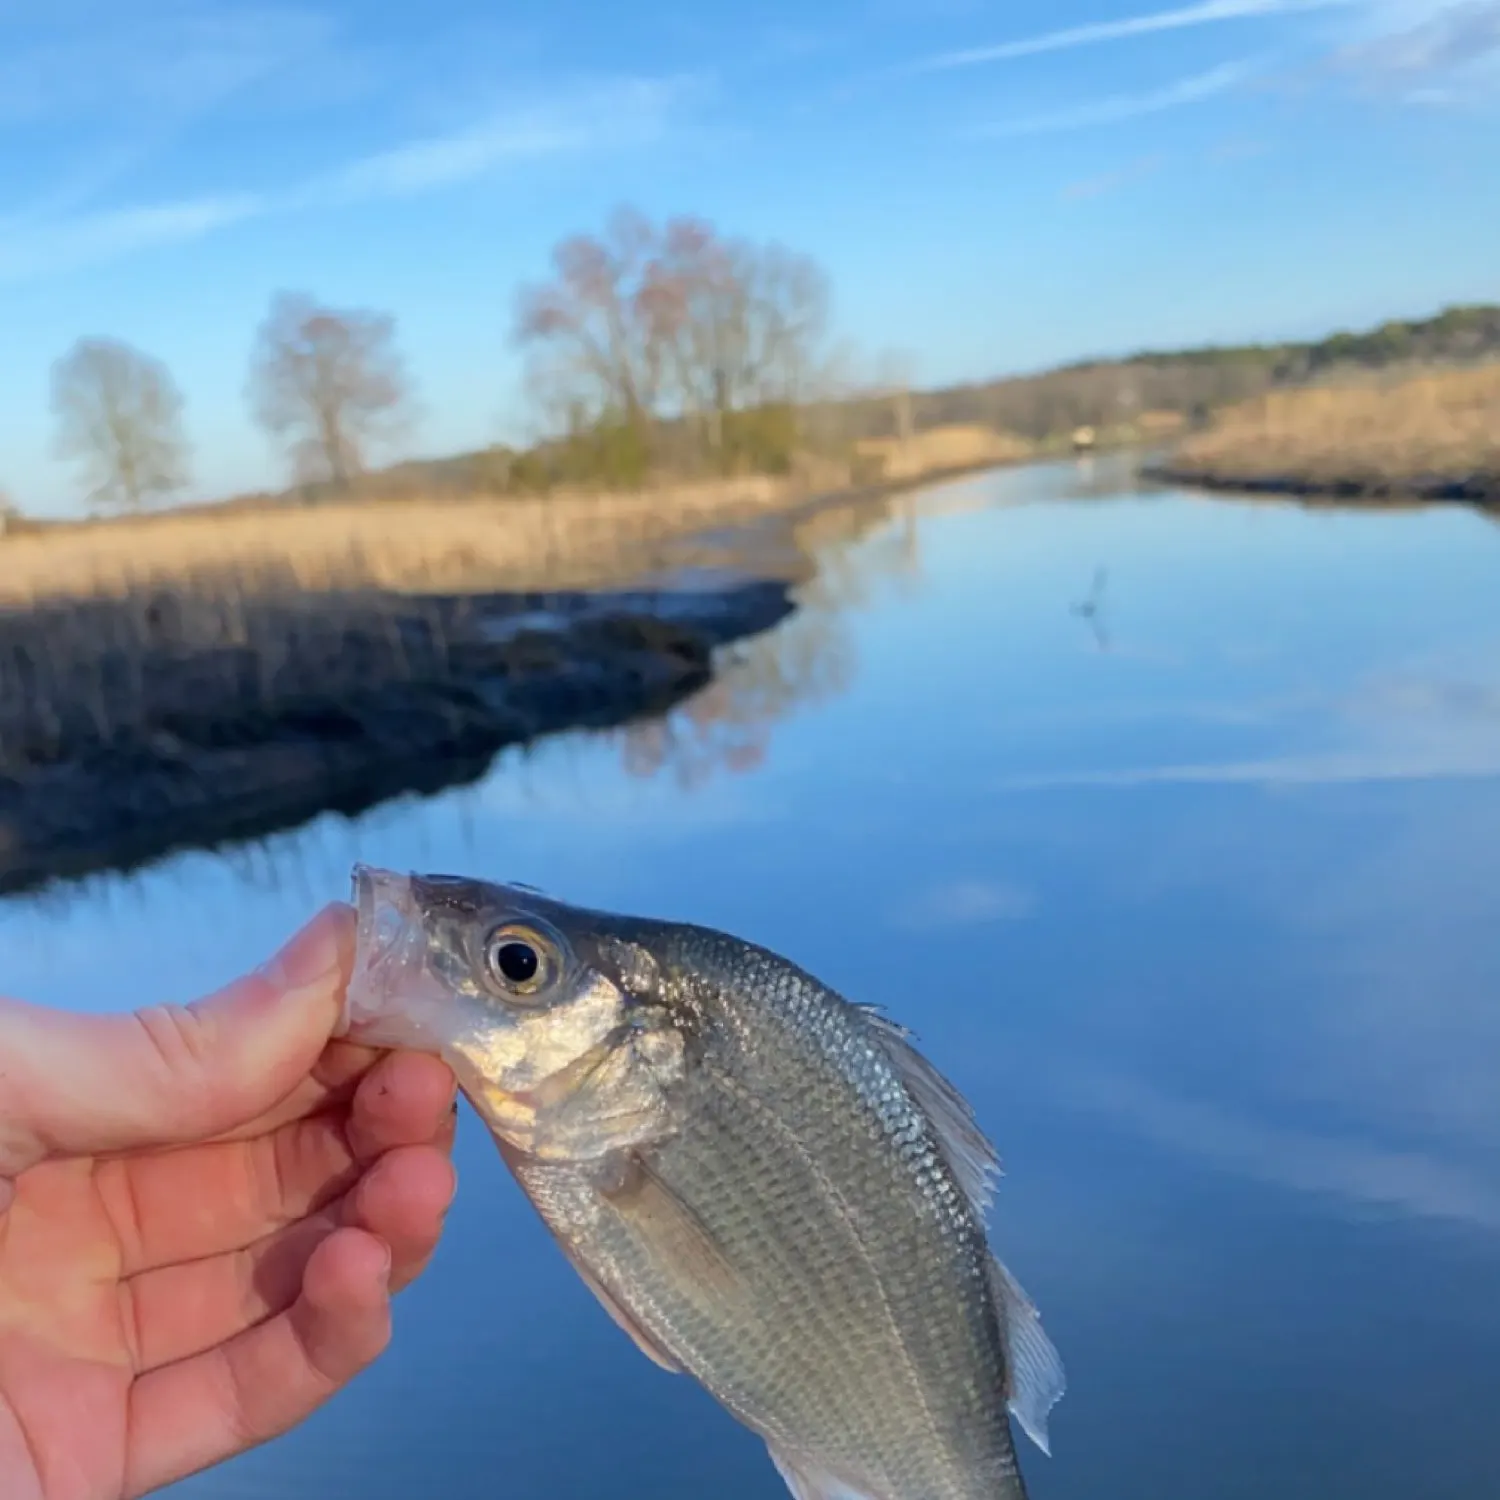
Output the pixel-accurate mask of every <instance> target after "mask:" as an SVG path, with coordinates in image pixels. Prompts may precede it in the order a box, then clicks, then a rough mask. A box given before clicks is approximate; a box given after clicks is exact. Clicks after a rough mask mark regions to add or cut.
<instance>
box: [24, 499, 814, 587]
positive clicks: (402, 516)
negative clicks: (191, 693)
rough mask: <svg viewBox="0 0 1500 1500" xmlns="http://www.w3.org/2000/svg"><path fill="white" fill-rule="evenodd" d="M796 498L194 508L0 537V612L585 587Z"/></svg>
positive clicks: (453, 502)
mask: <svg viewBox="0 0 1500 1500" xmlns="http://www.w3.org/2000/svg"><path fill="white" fill-rule="evenodd" d="M797 498H799V497H798V496H797V495H795V494H793V493H791V492H790V488H789V486H788V485H787V484H786V483H785V482H782V481H777V480H773V479H751V480H744V481H735V482H726V483H723V484H717V485H703V486H696V487H691V488H687V487H685V488H682V489H677V490H669V491H661V492H655V493H644V494H620V495H602V496H561V495H553V496H548V497H543V498H536V499H529V498H523V499H475V500H442V501H430V502H422V501H382V502H368V501H367V502H364V503H355V502H351V503H347V504H325V505H318V506H309V507H294V506H285V507H275V508H265V509H249V508H246V509H243V510H241V509H235V508H224V509H210V508H203V509H198V510H193V511H186V512H182V513H173V512H165V513H162V514H159V515H154V516H146V517H141V518H138V519H132V520H129V521H107V522H99V523H95V524H89V525H80V526H58V527H49V528H47V529H45V530H41V531H35V532H21V533H18V534H15V535H11V536H6V537H3V538H0V608H6V607H9V608H15V607H17V606H20V607H26V606H30V605H34V604H37V603H39V602H41V601H43V600H47V599H68V598H71V599H78V598H90V597H99V596H114V597H124V596H126V595H129V594H132V593H135V592H138V591H139V590H141V589H143V588H144V589H149V588H153V587H160V586H167V585H173V586H180V585H183V584H185V583H187V582H188V581H194V583H195V586H196V587H197V588H198V590H199V591H203V590H208V589H211V588H212V587H213V586H214V585H215V584H218V585H219V586H222V587H224V588H226V589H228V590H230V591H232V592H239V593H247V592H249V591H250V590H251V589H253V588H254V587H256V586H258V583H259V580H261V579H262V578H263V577H264V576H266V575H268V574H270V575H274V576H275V579H276V584H277V592H284V590H285V588H286V587H287V586H288V585H291V586H294V587H295V588H296V589H298V590H300V591H302V592H306V593H319V594H320V593H325V592H340V591H347V590H361V591H363V590H370V589H378V590H385V591H390V592H422V593H438V592H454V593H462V592H484V591H496V590H504V589H538V588H568V587H587V586H589V585H598V584H607V583H610V582H615V581H618V580H619V579H620V578H621V577H622V576H624V575H626V574H628V573H629V572H630V571H632V570H636V569H639V568H640V567H641V566H643V565H647V564H650V563H651V561H652V560H653V558H654V556H655V553H656V552H657V550H658V549H659V547H660V545H661V544H662V543H664V542H668V541H670V540H672V539H674V538H678V537H683V536H687V535H691V534H692V533H693V532H694V531H696V530H701V529H703V528H705V527H708V526H712V525H718V524H728V523H732V522H736V521H740V520H744V519H748V518H751V517H753V516H755V515H757V514H762V513H767V512H770V511H774V510H776V509H778V508H781V507H784V506H786V505H787V504H788V503H789V502H791V501H794V500H795V499H797Z"/></svg>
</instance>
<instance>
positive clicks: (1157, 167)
mask: <svg viewBox="0 0 1500 1500" xmlns="http://www.w3.org/2000/svg"><path fill="white" fill-rule="evenodd" d="M1166 164H1167V158H1166V155H1165V153H1163V152H1160V151H1156V152H1153V153H1152V154H1151V155H1150V156H1142V157H1138V158H1137V159H1136V160H1135V161H1132V162H1127V163H1126V164H1125V165H1124V166H1123V167H1121V168H1120V169H1119V170H1118V171H1115V172H1101V173H1100V174H1099V175H1098V176H1097V177H1083V178H1080V179H1079V180H1078V181H1076V182H1068V183H1064V184H1063V187H1062V191H1061V194H1060V196H1061V197H1063V198H1064V199H1066V200H1068V201H1069V202H1081V201H1083V200H1085V199H1089V198H1102V197H1104V196H1105V195H1106V194H1108V193H1115V192H1119V190H1120V189H1121V188H1125V187H1129V186H1130V185H1131V184H1132V183H1135V182H1141V181H1143V180H1144V179H1145V178H1147V177H1154V176H1155V175H1156V174H1157V173H1158V172H1160V171H1161V169H1162V168H1163V167H1164V166H1166Z"/></svg>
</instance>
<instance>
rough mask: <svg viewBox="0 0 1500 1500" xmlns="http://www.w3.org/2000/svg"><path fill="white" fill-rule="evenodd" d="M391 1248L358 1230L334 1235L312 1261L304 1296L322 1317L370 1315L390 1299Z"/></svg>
mask: <svg viewBox="0 0 1500 1500" xmlns="http://www.w3.org/2000/svg"><path fill="white" fill-rule="evenodd" d="M390 1274H391V1247H390V1246H389V1245H388V1244H386V1242H385V1241H384V1240H383V1239H381V1238H380V1236H379V1235H377V1234H372V1233H371V1232H370V1231H369V1230H367V1229H361V1228H357V1227H353V1226H350V1227H346V1228H340V1229H336V1230H334V1231H333V1233H332V1234H330V1235H329V1236H328V1237H327V1239H325V1240H324V1241H323V1242H322V1243H321V1244H320V1245H319V1246H318V1247H317V1249H315V1250H314V1251H313V1253H312V1254H311V1256H309V1257H308V1261H307V1268H306V1270H305V1271H304V1272H303V1273H302V1293H303V1296H305V1297H306V1298H307V1300H308V1302H309V1303H310V1304H311V1305H312V1306H313V1307H314V1308H316V1309H317V1310H318V1311H319V1312H322V1313H334V1314H337V1313H344V1312H367V1311H370V1310H373V1309H376V1308H378V1307H380V1306H381V1305H382V1304H384V1303H385V1302H386V1301H387V1300H388V1299H389V1296H390Z"/></svg>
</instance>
